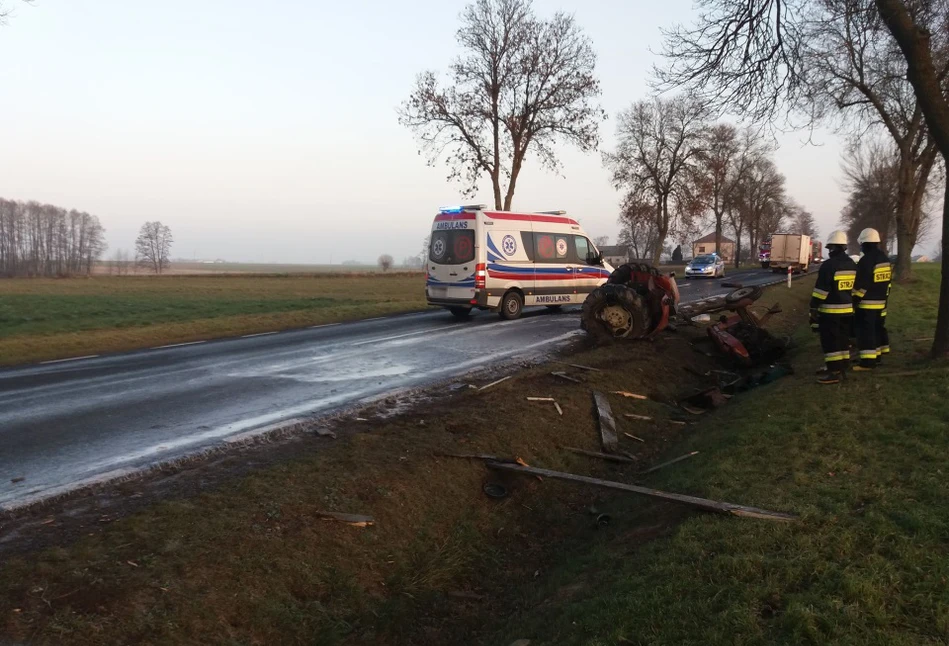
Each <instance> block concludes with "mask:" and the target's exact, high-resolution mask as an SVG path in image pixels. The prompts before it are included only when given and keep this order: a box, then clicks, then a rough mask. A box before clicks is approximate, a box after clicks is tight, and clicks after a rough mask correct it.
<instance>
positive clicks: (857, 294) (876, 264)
mask: <svg viewBox="0 0 949 646" xmlns="http://www.w3.org/2000/svg"><path fill="white" fill-rule="evenodd" d="M857 242H859V243H860V250H861V251H863V256H862V257H861V258H860V262H859V263H857V280H856V282H855V283H854V286H853V302H854V310H855V313H854V327H855V329H856V333H857V349H858V350H859V351H860V363H858V364H857V365H855V366H854V367H853V369H854V370H855V371H858V372H861V371H869V370H873V369H874V368H875V367H876V366H877V365H879V363H880V361H881V357H882V356H883V355H884V354H887V353H889V351H890V344H889V335H888V334H887V331H886V300H887V298H888V297H889V295H890V278H891V274H892V271H893V268H892V266H891V265H890V259H889V258H888V257H887V255H886V253H884V251H883V250H882V249H881V248H880V234H879V232H878V231H877V230H876V229H864V230H863V231H861V232H860V237H858V238H857Z"/></svg>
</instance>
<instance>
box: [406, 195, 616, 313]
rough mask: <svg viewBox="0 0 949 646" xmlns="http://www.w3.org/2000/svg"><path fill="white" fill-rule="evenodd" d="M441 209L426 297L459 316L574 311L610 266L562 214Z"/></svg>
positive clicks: (577, 226)
mask: <svg viewBox="0 0 949 646" xmlns="http://www.w3.org/2000/svg"><path fill="white" fill-rule="evenodd" d="M485 208H486V207H485V206H484V205H483V204H479V205H473V206H459V207H451V208H443V209H442V210H441V211H440V212H439V213H438V215H436V216H435V222H434V224H433V225H432V237H431V242H430V243H429V248H428V262H427V272H428V279H427V281H426V290H425V291H426V296H427V299H428V303H429V305H438V306H441V307H445V308H447V309H448V310H450V311H451V313H452V314H454V315H455V316H456V317H458V318H465V317H467V316H468V315H469V314H470V313H471V310H472V309H473V308H477V309H490V310H494V311H496V312H499V313H500V314H501V317H502V318H505V319H516V318H518V317H519V316H520V315H521V312H522V311H523V310H524V307H529V306H532V305H545V306H547V307H551V308H557V307H560V306H562V305H579V304H581V303H583V300H584V299H585V298H586V297H587V294H589V293H590V292H592V291H593V290H594V289H596V288H597V287H599V286H600V285H602V284H603V283H605V282H606V279H607V278H609V276H610V274H611V273H612V272H613V268H612V267H610V266H609V265H608V264H606V263H605V262H603V258H602V256H601V255H600V253H599V251H597V249H596V247H595V246H594V245H593V243H592V242H591V241H590V238H589V236H587V234H586V233H584V232H583V229H581V228H580V224H579V223H578V222H577V221H576V220H572V219H571V218H569V217H566V215H565V214H564V212H563V211H542V212H537V213H511V212H507V211H486V210H485Z"/></svg>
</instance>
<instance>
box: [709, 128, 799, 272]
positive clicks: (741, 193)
mask: <svg viewBox="0 0 949 646" xmlns="http://www.w3.org/2000/svg"><path fill="white" fill-rule="evenodd" d="M740 142H741V143H740V146H741V148H740V150H741V152H740V155H741V158H742V161H741V166H740V169H739V172H737V173H735V174H734V176H733V177H732V178H731V180H730V183H731V187H730V189H729V190H728V192H727V196H726V199H725V201H724V207H725V213H726V215H727V217H728V224H729V225H730V226H731V230H732V233H733V234H734V235H735V245H736V249H735V267H738V266H740V265H741V260H742V257H743V253H742V249H743V241H744V238H745V235H746V234H747V235H748V241H749V248H750V252H754V251H755V250H756V249H757V246H758V241H759V239H760V238H761V237H762V235H767V234H770V233H774V228H772V227H775V228H776V227H777V226H778V225H779V223H780V222H774V221H773V219H774V218H771V217H769V216H770V215H771V214H774V213H782V205H783V203H784V199H785V197H784V176H783V175H781V174H780V173H779V172H778V170H777V167H776V166H775V165H774V161H773V160H772V157H771V155H772V153H773V152H774V147H773V145H769V144H766V143H764V142H762V141H761V140H760V138H759V137H758V133H757V131H756V130H754V129H751V128H747V129H745V130H744V131H742V133H741V139H740ZM779 219H780V216H779Z"/></svg>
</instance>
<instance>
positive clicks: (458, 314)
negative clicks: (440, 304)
mask: <svg viewBox="0 0 949 646" xmlns="http://www.w3.org/2000/svg"><path fill="white" fill-rule="evenodd" d="M448 311H449V312H451V315H452V316H454V317H455V318H456V319H458V320H459V321H464V320H467V318H468V317H469V316H471V308H470V307H449V308H448Z"/></svg>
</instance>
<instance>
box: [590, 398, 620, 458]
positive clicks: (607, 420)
mask: <svg viewBox="0 0 949 646" xmlns="http://www.w3.org/2000/svg"><path fill="white" fill-rule="evenodd" d="M593 401H594V402H595V403H596V409H597V414H598V415H599V418H600V442H601V443H602V445H603V450H604V451H606V452H607V453H616V451H617V449H618V448H619V438H618V437H617V436H616V420H615V419H613V410H612V409H611V408H610V402H609V400H608V399H607V398H606V395H604V394H603V393H601V392H599V391H597V390H594V391H593Z"/></svg>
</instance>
